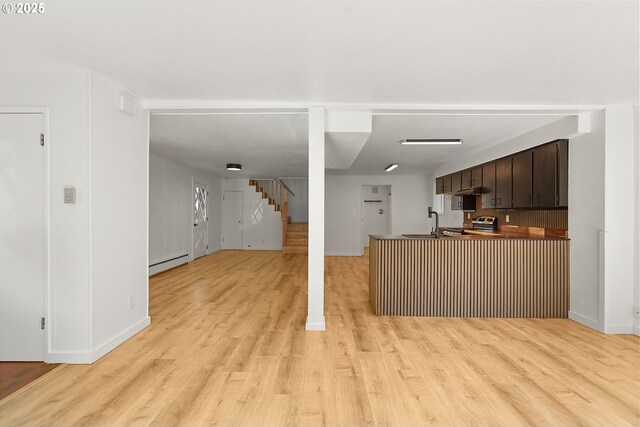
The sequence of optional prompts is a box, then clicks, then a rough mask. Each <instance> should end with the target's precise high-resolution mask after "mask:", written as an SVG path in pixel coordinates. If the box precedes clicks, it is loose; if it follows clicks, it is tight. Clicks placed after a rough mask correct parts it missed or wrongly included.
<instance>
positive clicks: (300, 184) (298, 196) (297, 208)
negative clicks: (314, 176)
mask: <svg viewBox="0 0 640 427" xmlns="http://www.w3.org/2000/svg"><path fill="white" fill-rule="evenodd" d="M282 181H283V182H284V183H285V184H287V187H289V188H290V189H291V191H293V193H294V194H295V196H291V195H289V207H288V211H287V215H288V216H289V217H290V218H291V222H303V223H306V222H309V179H308V178H286V179H283V180H282Z"/></svg>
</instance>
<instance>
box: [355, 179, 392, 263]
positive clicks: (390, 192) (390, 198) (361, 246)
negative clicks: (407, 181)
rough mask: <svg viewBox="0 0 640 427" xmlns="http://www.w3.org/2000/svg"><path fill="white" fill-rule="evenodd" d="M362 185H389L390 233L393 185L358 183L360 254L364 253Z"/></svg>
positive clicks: (389, 229) (388, 228)
mask: <svg viewBox="0 0 640 427" xmlns="http://www.w3.org/2000/svg"><path fill="white" fill-rule="evenodd" d="M364 187H389V194H387V211H388V216H387V232H388V233H391V231H392V221H393V218H392V216H391V211H392V209H391V206H392V205H391V203H392V196H393V185H391V184H360V192H359V193H358V197H359V198H360V256H362V255H364V244H365V241H364V239H365V237H364V200H363V199H362V189H363V188H364Z"/></svg>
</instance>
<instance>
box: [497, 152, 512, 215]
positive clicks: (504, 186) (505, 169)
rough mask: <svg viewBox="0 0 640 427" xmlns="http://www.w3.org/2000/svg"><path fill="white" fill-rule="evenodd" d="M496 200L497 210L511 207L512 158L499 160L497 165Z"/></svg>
mask: <svg viewBox="0 0 640 427" xmlns="http://www.w3.org/2000/svg"><path fill="white" fill-rule="evenodd" d="M495 165H496V195H495V197H496V200H495V207H496V208H497V209H506V208H510V207H511V157H507V158H504V159H500V160H498V161H497V162H496V163H495Z"/></svg>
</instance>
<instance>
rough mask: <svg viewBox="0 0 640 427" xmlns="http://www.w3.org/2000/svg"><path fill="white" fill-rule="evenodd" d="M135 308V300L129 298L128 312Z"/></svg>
mask: <svg viewBox="0 0 640 427" xmlns="http://www.w3.org/2000/svg"><path fill="white" fill-rule="evenodd" d="M135 306H136V300H135V298H134V297H129V310H133V308H134V307H135Z"/></svg>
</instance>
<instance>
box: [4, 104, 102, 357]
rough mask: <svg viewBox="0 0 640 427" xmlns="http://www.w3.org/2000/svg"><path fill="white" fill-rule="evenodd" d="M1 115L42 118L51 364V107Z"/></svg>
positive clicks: (46, 338) (46, 352) (9, 109)
mask: <svg viewBox="0 0 640 427" xmlns="http://www.w3.org/2000/svg"><path fill="white" fill-rule="evenodd" d="M0 114H40V115H41V116H42V132H43V133H44V138H45V143H44V147H42V149H43V150H44V161H43V163H44V171H43V175H44V183H43V184H44V185H43V195H42V196H43V201H42V203H43V204H44V218H43V219H44V233H43V234H44V235H43V236H42V238H43V242H42V244H43V250H44V268H43V271H44V277H43V279H44V280H43V286H44V289H43V298H44V301H43V306H44V318H45V324H44V325H45V326H44V337H43V339H44V353H43V354H42V361H43V362H49V361H50V360H51V358H50V357H49V355H50V353H51V342H50V338H51V334H50V331H51V323H52V321H51V256H50V254H51V177H50V171H51V155H50V153H51V151H50V147H51V139H50V138H49V135H51V132H50V124H49V107H24V106H20V107H18V106H1V105H0ZM89 295H90V298H91V287H89Z"/></svg>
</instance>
